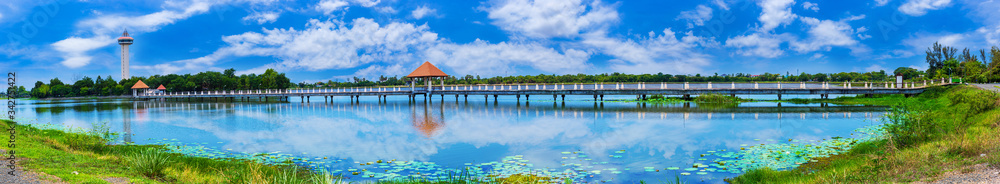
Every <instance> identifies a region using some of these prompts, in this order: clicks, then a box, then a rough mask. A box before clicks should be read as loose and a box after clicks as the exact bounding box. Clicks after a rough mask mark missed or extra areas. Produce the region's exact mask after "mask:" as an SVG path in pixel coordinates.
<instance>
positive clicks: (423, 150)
mask: <svg viewBox="0 0 1000 184" xmlns="http://www.w3.org/2000/svg"><path fill="white" fill-rule="evenodd" d="M789 96H790V95H789ZM791 97H792V96H790V97H786V98H791ZM505 98H508V99H505ZM536 98H538V97H536ZM607 98H614V97H607ZM618 98H622V99H626V98H634V97H631V96H621V97H618ZM534 99H535V98H533V100H534ZM292 100H293V101H292V102H290V103H259V102H237V103H227V102H157V101H145V102H130V101H116V100H112V101H96V100H67V101H21V102H20V104H21V105H19V106H17V108H18V109H17V110H18V111H19V113H18V115H19V116H20V117H22V118H25V119H26V120H27V122H28V123H32V124H47V123H48V124H58V125H63V126H69V127H83V128H90V127H91V126H92V123H94V122H108V123H109V124H110V125H111V129H112V130H113V131H118V132H127V134H126V135H124V136H122V137H121V139H122V141H129V142H134V143H137V144H171V145H185V146H188V147H192V148H194V149H189V150H186V151H188V152H199V151H201V152H210V154H208V156H210V157H217V156H219V155H227V154H233V155H260V153H267V154H268V155H270V156H277V159H280V158H305V159H306V160H296V162H297V163H299V164H300V165H307V166H310V167H314V168H317V169H322V170H327V171H330V172H333V173H334V174H343V175H345V176H347V177H350V178H351V179H352V180H371V179H384V178H388V177H406V176H424V177H440V176H445V175H446V174H445V173H448V172H456V171H460V170H465V169H466V168H471V169H472V170H471V171H465V172H468V173H478V174H479V175H486V174H515V173H535V174H543V175H553V176H562V177H571V178H574V179H575V181H577V182H581V181H585V182H591V183H596V182H601V181H604V182H611V183H634V182H637V181H639V180H645V181H652V182H658V181H667V180H668V178H669V179H670V180H673V178H674V176H677V175H679V173H681V172H687V171H683V169H684V168H691V167H692V164H694V163H705V164H708V163H711V161H710V160H709V161H705V160H699V159H700V158H702V154H705V153H707V152H710V151H712V152H722V151H723V150H726V151H733V150H739V149H740V148H741V145H743V146H746V145H755V144H756V145H759V144H770V143H780V142H782V140H789V139H794V140H802V141H803V142H805V141H814V140H823V139H829V138H831V137H836V136H843V137H849V136H851V135H852V131H853V130H855V129H858V128H861V127H864V126H868V125H874V124H878V122H877V121H875V120H874V119H877V118H878V117H879V116H881V115H882V114H883V113H884V112H885V108H882V107H864V106H834V105H821V104H808V105H795V104H788V103H784V104H778V103H744V104H740V106H739V107H737V108H704V107H698V105H696V104H667V105H653V104H645V105H643V104H637V103H616V102H605V103H595V102H593V101H589V100H590V98H589V97H567V102H565V103H563V102H552V101H531V102H529V103H524V102H523V101H522V102H521V103H517V102H515V101H514V100H513V97H501V101H500V102H499V103H495V102H493V101H492V99H491V101H489V102H484V101H483V98H482V96H479V97H475V98H473V97H470V98H469V101H468V102H465V101H460V102H456V101H455V98H454V97H445V98H444V101H443V102H441V101H440V98H439V97H438V98H433V100H432V101H431V102H427V103H425V102H423V101H422V100H421V101H419V102H416V103H408V102H407V101H406V100H405V97H390V99H389V102H388V103H379V102H377V101H376V98H375V97H364V98H363V99H362V101H361V102H360V103H353V104H352V103H349V102H348V100H347V97H337V98H335V100H334V102H332V103H324V102H323V101H322V98H321V97H319V98H313V99H312V103H300V102H299V101H297V98H292ZM542 100H551V99H544V98H543V99H542ZM191 154H196V153H191ZM201 154H202V155H206V153H201ZM212 154H214V155H212ZM264 157H268V156H264ZM380 160H381V161H382V162H381V163H379V161H380ZM272 161H273V160H272ZM390 161H392V162H393V163H388V162H390ZM368 162H372V164H371V165H368V164H367V163H368ZM669 167H679V168H681V170H668V169H667V168H669ZM355 169H357V170H355ZM417 172H420V174H419V175H418V174H417ZM355 173H357V174H358V175H354V174H355ZM567 173H570V174H567ZM689 173H691V175H689V176H681V178H682V179H684V180H687V181H689V182H696V183H699V182H705V183H720V182H722V179H723V178H727V177H733V176H736V175H738V174H736V173H738V172H736V173H734V172H732V171H722V170H719V171H716V172H705V173H702V174H694V173H695V172H689ZM372 177H374V178H372Z"/></svg>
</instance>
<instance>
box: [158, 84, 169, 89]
mask: <svg viewBox="0 0 1000 184" xmlns="http://www.w3.org/2000/svg"><path fill="white" fill-rule="evenodd" d="M156 89H158V90H164V89H167V88H165V87H163V84H160V87H156Z"/></svg>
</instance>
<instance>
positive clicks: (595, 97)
mask: <svg viewBox="0 0 1000 184" xmlns="http://www.w3.org/2000/svg"><path fill="white" fill-rule="evenodd" d="M594 103H595V104H594V106H597V104H596V103H597V95H594Z"/></svg>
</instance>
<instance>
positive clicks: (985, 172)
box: [914, 164, 1000, 184]
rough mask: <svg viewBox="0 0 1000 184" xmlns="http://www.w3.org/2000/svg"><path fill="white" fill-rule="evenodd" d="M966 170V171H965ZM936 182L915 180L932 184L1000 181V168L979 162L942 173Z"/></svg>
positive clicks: (991, 183) (991, 182)
mask: <svg viewBox="0 0 1000 184" xmlns="http://www.w3.org/2000/svg"><path fill="white" fill-rule="evenodd" d="M963 171H964V172H966V173H963ZM938 178H939V179H938V180H937V181H934V182H914V183H932V184H952V183H963V184H964V183H984V184H985V183H990V184H993V183H1000V168H998V167H996V166H989V165H987V164H977V165H973V166H969V167H967V168H965V169H959V170H956V171H951V172H947V173H944V174H942V175H941V176H940V177H938Z"/></svg>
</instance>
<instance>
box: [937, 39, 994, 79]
mask: <svg viewBox="0 0 1000 184" xmlns="http://www.w3.org/2000/svg"><path fill="white" fill-rule="evenodd" d="M925 53H926V54H927V55H926V61H927V65H928V68H927V71H926V73H927V74H928V75H930V76H933V78H941V77H962V78H963V79H965V81H969V82H997V81H1000V48H998V47H997V46H993V47H991V48H990V49H989V50H986V49H980V50H978V52H976V51H972V50H970V49H969V48H963V49H962V52H958V49H957V48H955V47H951V46H944V45H941V44H938V43H937V42H934V45H932V46H931V47H928V48H927V51H925Z"/></svg>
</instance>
